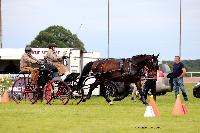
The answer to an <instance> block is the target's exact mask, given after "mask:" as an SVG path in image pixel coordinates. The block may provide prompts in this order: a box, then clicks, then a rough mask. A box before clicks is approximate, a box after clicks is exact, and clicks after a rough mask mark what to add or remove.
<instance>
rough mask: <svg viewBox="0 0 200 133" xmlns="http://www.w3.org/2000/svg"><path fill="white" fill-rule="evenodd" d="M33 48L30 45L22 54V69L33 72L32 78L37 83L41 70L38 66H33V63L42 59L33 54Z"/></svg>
mask: <svg viewBox="0 0 200 133" xmlns="http://www.w3.org/2000/svg"><path fill="white" fill-rule="evenodd" d="M31 52H32V49H31V48H30V47H26V48H25V53H24V54H23V55H22V57H21V60H20V70H21V71H25V72H30V73H31V80H32V83H33V84H36V82H37V79H38V74H39V71H38V69H36V68H32V67H31V64H32V63H38V64H40V63H42V61H40V60H38V59H36V58H35V57H33V56H32V55H31Z"/></svg>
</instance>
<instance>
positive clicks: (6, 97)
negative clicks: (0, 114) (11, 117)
mask: <svg viewBox="0 0 200 133" xmlns="http://www.w3.org/2000/svg"><path fill="white" fill-rule="evenodd" d="M1 102H2V103H8V102H9V96H8V89H6V90H5V92H4V94H3V96H2V98H1Z"/></svg>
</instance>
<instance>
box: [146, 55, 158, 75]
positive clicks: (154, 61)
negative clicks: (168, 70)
mask: <svg viewBox="0 0 200 133" xmlns="http://www.w3.org/2000/svg"><path fill="white" fill-rule="evenodd" d="M158 56H159V54H158V55H157V56H155V55H154V54H153V55H148V57H147V59H146V63H147V64H146V67H147V68H148V74H149V76H150V77H153V76H154V75H156V74H157V70H158V69H159V67H158Z"/></svg>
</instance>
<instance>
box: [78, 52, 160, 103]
mask: <svg viewBox="0 0 200 133" xmlns="http://www.w3.org/2000/svg"><path fill="white" fill-rule="evenodd" d="M158 56H159V55H157V56H154V55H137V56H133V57H132V58H126V59H101V60H96V61H94V62H89V63H87V64H86V65H85V66H84V68H83V70H82V73H81V76H80V79H79V82H78V84H77V86H78V87H80V88H81V87H83V84H84V80H85V79H86V78H87V77H89V73H90V72H92V73H93V75H94V77H95V79H96V80H95V82H94V83H93V84H91V85H90V89H89V92H88V94H87V97H86V98H85V99H84V100H86V99H89V98H90V97H91V94H92V91H93V90H94V89H95V88H96V87H97V86H98V85H100V91H101V92H102V95H103V97H104V98H105V99H106V101H107V102H108V103H109V104H112V101H111V100H110V99H109V97H108V96H107V95H106V90H105V85H106V82H108V81H113V82H124V85H125V88H126V89H125V91H124V93H123V95H121V96H117V97H115V98H114V99H113V101H119V100H122V99H123V98H125V97H126V96H128V94H129V86H130V83H135V85H136V87H137V89H138V90H139V94H140V96H141V100H142V102H143V104H145V105H148V103H147V102H146V99H145V97H144V93H143V91H142V88H141V87H142V84H141V78H142V76H143V75H144V74H145V72H144V70H145V67H148V68H149V72H150V73H152V74H156V72H157V70H158V59H157V58H158Z"/></svg>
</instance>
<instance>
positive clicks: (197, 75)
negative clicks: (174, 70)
mask: <svg viewBox="0 0 200 133" xmlns="http://www.w3.org/2000/svg"><path fill="white" fill-rule="evenodd" d="M186 73H187V76H189V77H191V78H193V77H200V72H186ZM195 74H196V75H195Z"/></svg>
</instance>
